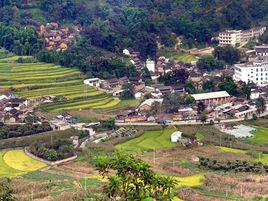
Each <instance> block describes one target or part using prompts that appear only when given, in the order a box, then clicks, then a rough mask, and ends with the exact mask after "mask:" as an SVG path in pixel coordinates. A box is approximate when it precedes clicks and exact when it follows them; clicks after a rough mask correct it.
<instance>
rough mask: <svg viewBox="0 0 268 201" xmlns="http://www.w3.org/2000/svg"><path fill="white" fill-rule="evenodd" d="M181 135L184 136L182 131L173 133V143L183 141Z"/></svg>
mask: <svg viewBox="0 0 268 201" xmlns="http://www.w3.org/2000/svg"><path fill="white" fill-rule="evenodd" d="M181 135H182V132H180V131H176V132H174V133H172V134H171V136H170V138H171V139H170V140H171V142H178V140H179V139H181Z"/></svg>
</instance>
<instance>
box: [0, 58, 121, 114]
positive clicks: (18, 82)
mask: <svg viewBox="0 0 268 201" xmlns="http://www.w3.org/2000/svg"><path fill="white" fill-rule="evenodd" d="M17 59H18V58H17V57H11V58H8V59H0V87H1V88H13V89H15V94H16V95H18V96H20V97H24V98H27V99H30V100H32V99H36V98H38V97H43V96H49V95H51V96H64V97H65V98H67V101H64V102H59V103H56V104H55V103H53V104H49V105H45V106H43V107H42V109H43V110H45V111H50V112H59V111H61V110H80V109H89V108H92V109H105V108H113V107H115V106H116V105H117V104H118V103H119V102H120V100H119V99H114V98H112V97H110V96H109V95H107V94H106V93H104V92H102V91H98V90H96V89H94V88H92V87H89V86H85V85H84V84H83V77H84V75H83V74H82V73H80V72H79V71H78V70H76V69H68V68H63V67H61V66H57V65H54V64H45V63H22V64H20V63H17V62H16V60H17Z"/></svg>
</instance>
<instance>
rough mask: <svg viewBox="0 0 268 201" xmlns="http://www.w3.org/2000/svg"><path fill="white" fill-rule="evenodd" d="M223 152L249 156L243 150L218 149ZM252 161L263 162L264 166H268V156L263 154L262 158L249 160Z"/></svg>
mask: <svg viewBox="0 0 268 201" xmlns="http://www.w3.org/2000/svg"><path fill="white" fill-rule="evenodd" d="M218 148H219V149H220V150H221V151H224V152H227V153H234V154H247V153H248V152H247V151H245V150H241V149H233V148H228V147H218ZM248 159H249V160H250V161H256V162H262V163H264V164H266V165H267V164H268V154H261V155H260V158H250V157H249V158H248Z"/></svg>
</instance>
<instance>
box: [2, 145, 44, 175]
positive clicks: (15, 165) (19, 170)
mask: <svg viewBox="0 0 268 201" xmlns="http://www.w3.org/2000/svg"><path fill="white" fill-rule="evenodd" d="M44 167H46V164H45V163H42V162H39V161H37V160H34V159H32V158H30V157H28V156H27V155H26V154H25V153H24V151H23V150H9V151H0V177H14V176H20V175H24V174H26V173H28V172H33V171H36V170H39V169H42V168H44Z"/></svg>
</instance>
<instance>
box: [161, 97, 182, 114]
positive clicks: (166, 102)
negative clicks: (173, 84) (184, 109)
mask: <svg viewBox="0 0 268 201" xmlns="http://www.w3.org/2000/svg"><path fill="white" fill-rule="evenodd" d="M184 104H185V100H184V97H182V96H180V95H178V94H175V93H174V94H166V95H165V96H164V98H163V108H164V111H165V112H167V113H173V112H177V111H178V109H179V108H180V107H181V106H183V105H184Z"/></svg>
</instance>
